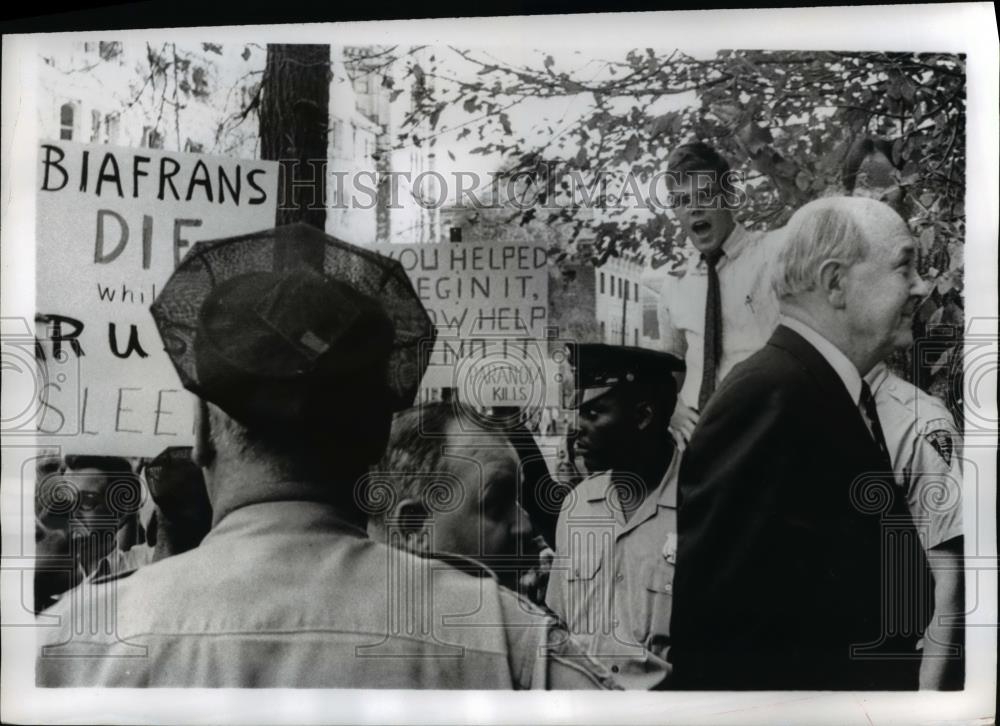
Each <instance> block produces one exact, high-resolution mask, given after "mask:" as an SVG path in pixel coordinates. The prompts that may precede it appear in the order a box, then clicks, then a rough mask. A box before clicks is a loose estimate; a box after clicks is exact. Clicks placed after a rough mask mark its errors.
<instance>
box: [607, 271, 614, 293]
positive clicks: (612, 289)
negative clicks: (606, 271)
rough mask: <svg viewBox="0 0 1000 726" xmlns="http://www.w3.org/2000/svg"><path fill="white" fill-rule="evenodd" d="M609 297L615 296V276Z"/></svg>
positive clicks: (612, 277)
mask: <svg viewBox="0 0 1000 726" xmlns="http://www.w3.org/2000/svg"><path fill="white" fill-rule="evenodd" d="M608 295H611V297H614V296H615V276H614V275H612V276H611V289H610V290H608Z"/></svg>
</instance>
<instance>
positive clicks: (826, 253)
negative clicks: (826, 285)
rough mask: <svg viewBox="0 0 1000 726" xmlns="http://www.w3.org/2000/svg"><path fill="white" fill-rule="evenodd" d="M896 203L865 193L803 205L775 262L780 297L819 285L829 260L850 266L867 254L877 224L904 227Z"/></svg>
mask: <svg viewBox="0 0 1000 726" xmlns="http://www.w3.org/2000/svg"><path fill="white" fill-rule="evenodd" d="M900 226H902V228H903V229H904V230H905V228H906V225H905V223H904V222H903V220H902V218H901V217H900V216H899V215H898V214H897V213H896V212H895V211H893V209H892V207H890V206H889V205H887V204H884V203H882V202H878V201H875V200H874V199H867V198H864V197H824V198H822V199H816V200H815V201H812V202H809V203H808V204H806V205H804V206H802V207H800V208H799V209H798V210H797V211H796V212H795V214H793V215H792V218H791V219H790V220H789V221H788V224H787V225H786V227H785V229H784V235H785V241H784V244H783V245H782V247H781V252H780V253H779V254H778V259H777V262H776V264H775V266H774V277H773V279H772V285H773V287H774V292H775V294H776V295H777V297H778V299H779V300H781V299H783V298H786V297H791V296H794V295H800V294H802V293H804V292H809V291H810V290H813V289H815V287H816V285H817V283H818V282H819V270H820V267H821V266H822V265H823V263H824V262H826V261H827V260H834V259H835V260H839V261H841V262H842V263H843V264H845V265H847V266H850V265H853V264H855V263H857V262H860V261H861V260H863V259H864V258H865V256H866V255H867V254H868V251H869V249H870V244H869V242H870V240H871V239H872V235H873V233H874V232H875V231H877V230H878V229H882V230H885V229H886V228H887V227H896V229H897V230H898V229H899V227H900Z"/></svg>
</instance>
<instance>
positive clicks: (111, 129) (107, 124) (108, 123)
mask: <svg viewBox="0 0 1000 726" xmlns="http://www.w3.org/2000/svg"><path fill="white" fill-rule="evenodd" d="M104 143H106V144H117V143H118V115H117V114H109V115H108V116H105V117H104Z"/></svg>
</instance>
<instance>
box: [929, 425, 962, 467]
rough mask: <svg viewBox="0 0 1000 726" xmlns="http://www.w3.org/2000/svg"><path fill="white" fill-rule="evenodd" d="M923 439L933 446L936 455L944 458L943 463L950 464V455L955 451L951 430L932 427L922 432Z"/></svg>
mask: <svg viewBox="0 0 1000 726" xmlns="http://www.w3.org/2000/svg"><path fill="white" fill-rule="evenodd" d="M924 439H925V440H926V441H927V443H929V444H930V445H931V446H933V447H934V450H935V451H936V452H938V455H939V456H940V457H941V458H942V459H944V463H946V464H947V465H948V466H951V457H952V455H953V454H954V451H955V444H954V442H953V441H952V439H951V431H949V430H948V429H934V430H933V431H929V432H928V433H926V434H924Z"/></svg>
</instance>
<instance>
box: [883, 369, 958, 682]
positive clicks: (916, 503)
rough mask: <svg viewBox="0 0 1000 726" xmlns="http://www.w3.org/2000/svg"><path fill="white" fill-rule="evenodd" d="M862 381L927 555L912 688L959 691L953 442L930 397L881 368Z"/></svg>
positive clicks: (954, 435)
mask: <svg viewBox="0 0 1000 726" xmlns="http://www.w3.org/2000/svg"><path fill="white" fill-rule="evenodd" d="M865 380H866V381H867V382H868V385H869V386H870V388H871V390H872V393H873V395H874V397H875V406H876V408H877V410H878V415H879V419H880V421H881V423H882V429H883V433H884V435H885V440H886V445H887V446H888V448H889V455H890V458H891V459H892V467H893V471H894V472H895V474H896V482H897V484H899V486H901V487H902V488H903V490H904V491H905V493H906V503H907V506H908V508H909V510H910V514H911V515H912V517H913V522H914V524H915V525H916V528H917V534H918V535H919V537H920V542H921V544H922V545H923V548H924V552H925V553H926V554H927V563H928V564H929V565H930V569H931V575H932V577H933V580H934V582H933V597H932V598H930V600H931V607H932V610H933V615H932V617H931V618H930V622H929V624H928V626H927V629H926V631H925V632H924V637H923V638H922V642H921V647H922V649H923V654H922V658H921V662H920V688H921V689H932V690H952V689H956V688H957V689H961V688H962V681H963V670H964V669H963V660H962V652H963V648H962V623H961V616H962V614H963V613H964V612H965V606H964V596H963V593H964V591H965V587H964V582H963V576H962V571H963V542H964V540H963V537H962V490H961V487H962V458H961V451H960V449H961V435H960V434H959V432H958V431H957V430H956V428H955V424H954V421H953V420H952V416H951V413H950V412H949V411H948V409H947V407H946V406H945V405H944V404H943V403H942V402H941V401H939V400H938V399H937V398H935V397H934V396H931V395H930V394H928V393H924V392H923V391H922V390H920V389H919V388H918V387H917V386H915V385H913V384H912V383H908V382H907V381H904V380H903V379H902V378H900V377H899V376H897V375H895V374H894V373H892V372H890V371H889V369H888V367H887V366H886V365H885V364H884V363H879V364H878V365H876V366H875V368H873V369H872V370H871V371H870V372H869V373H868V375H867V376H865Z"/></svg>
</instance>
